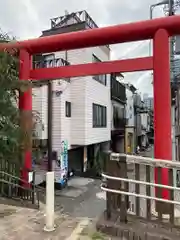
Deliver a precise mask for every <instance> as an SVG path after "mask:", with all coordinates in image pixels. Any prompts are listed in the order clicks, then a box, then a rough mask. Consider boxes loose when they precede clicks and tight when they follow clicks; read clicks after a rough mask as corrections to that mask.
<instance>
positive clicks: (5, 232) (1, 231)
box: [0, 204, 81, 240]
mask: <svg viewBox="0 0 180 240" xmlns="http://www.w3.org/2000/svg"><path fill="white" fill-rule="evenodd" d="M44 218H45V217H44V206H41V210H40V211H37V210H34V209H26V208H20V207H14V206H7V205H3V204H1V205H0V240H32V239H33V240H36V239H37V240H50V239H52V240H56V239H58V240H61V239H62V240H65V239H66V238H68V237H69V236H70V235H71V233H72V232H73V230H74V229H75V228H76V226H77V224H78V223H79V222H80V221H81V219H75V218H72V217H69V216H67V215H63V214H61V215H59V216H57V215H56V216H55V224H56V229H55V231H54V232H51V233H47V232H44V231H43V227H44ZM74 240H75V239H74Z"/></svg>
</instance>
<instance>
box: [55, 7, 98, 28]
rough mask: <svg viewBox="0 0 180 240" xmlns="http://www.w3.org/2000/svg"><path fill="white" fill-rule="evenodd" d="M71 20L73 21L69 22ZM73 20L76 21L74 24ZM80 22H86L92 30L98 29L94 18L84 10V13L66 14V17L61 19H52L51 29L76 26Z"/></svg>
mask: <svg viewBox="0 0 180 240" xmlns="http://www.w3.org/2000/svg"><path fill="white" fill-rule="evenodd" d="M69 19H71V21H69V22H68V21H67V20H69ZM72 20H74V21H73V22H72ZM80 22H85V23H86V24H87V26H88V27H89V28H91V29H93V28H98V26H97V24H96V23H95V22H94V21H93V20H92V18H91V17H90V16H89V14H88V13H87V12H86V11H85V10H84V11H78V12H73V13H70V14H66V15H64V16H60V17H55V18H52V19H51V28H58V27H61V26H64V25H65V26H67V25H70V24H76V23H80Z"/></svg>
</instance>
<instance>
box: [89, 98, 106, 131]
mask: <svg viewBox="0 0 180 240" xmlns="http://www.w3.org/2000/svg"><path fill="white" fill-rule="evenodd" d="M92 125H93V128H107V107H106V106H103V105H100V104H96V103H93V104H92Z"/></svg>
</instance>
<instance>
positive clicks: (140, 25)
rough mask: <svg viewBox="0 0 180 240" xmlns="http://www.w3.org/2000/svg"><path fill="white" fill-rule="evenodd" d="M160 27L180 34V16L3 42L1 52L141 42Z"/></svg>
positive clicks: (33, 51)
mask: <svg viewBox="0 0 180 240" xmlns="http://www.w3.org/2000/svg"><path fill="white" fill-rule="evenodd" d="M158 29H166V30H167V31H168V33H169V35H178V34H180V16H171V17H163V18H156V19H153V20H146V21H141V22H135V23H127V24H120V25H115V26H110V27H103V28H97V29H90V30H84V31H79V32H71V33H64V34H58V35H53V36H48V37H41V38H36V39H32V40H25V41H19V42H15V43H1V44H0V51H2V50H4V49H10V48H17V49H23V48H24V49H26V50H27V51H28V52H29V53H30V54H37V53H47V52H56V51H62V50H70V49H78V48H85V47H93V46H100V45H108V44H116V43H124V42H131V41H140V40H147V39H151V38H153V36H154V34H155V32H156V31H157V30H158Z"/></svg>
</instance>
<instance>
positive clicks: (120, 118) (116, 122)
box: [112, 106, 127, 130]
mask: <svg viewBox="0 0 180 240" xmlns="http://www.w3.org/2000/svg"><path fill="white" fill-rule="evenodd" d="M126 123H127V119H126V118H125V108H121V107H118V106H113V116H112V130H123V129H125V126H126Z"/></svg>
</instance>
